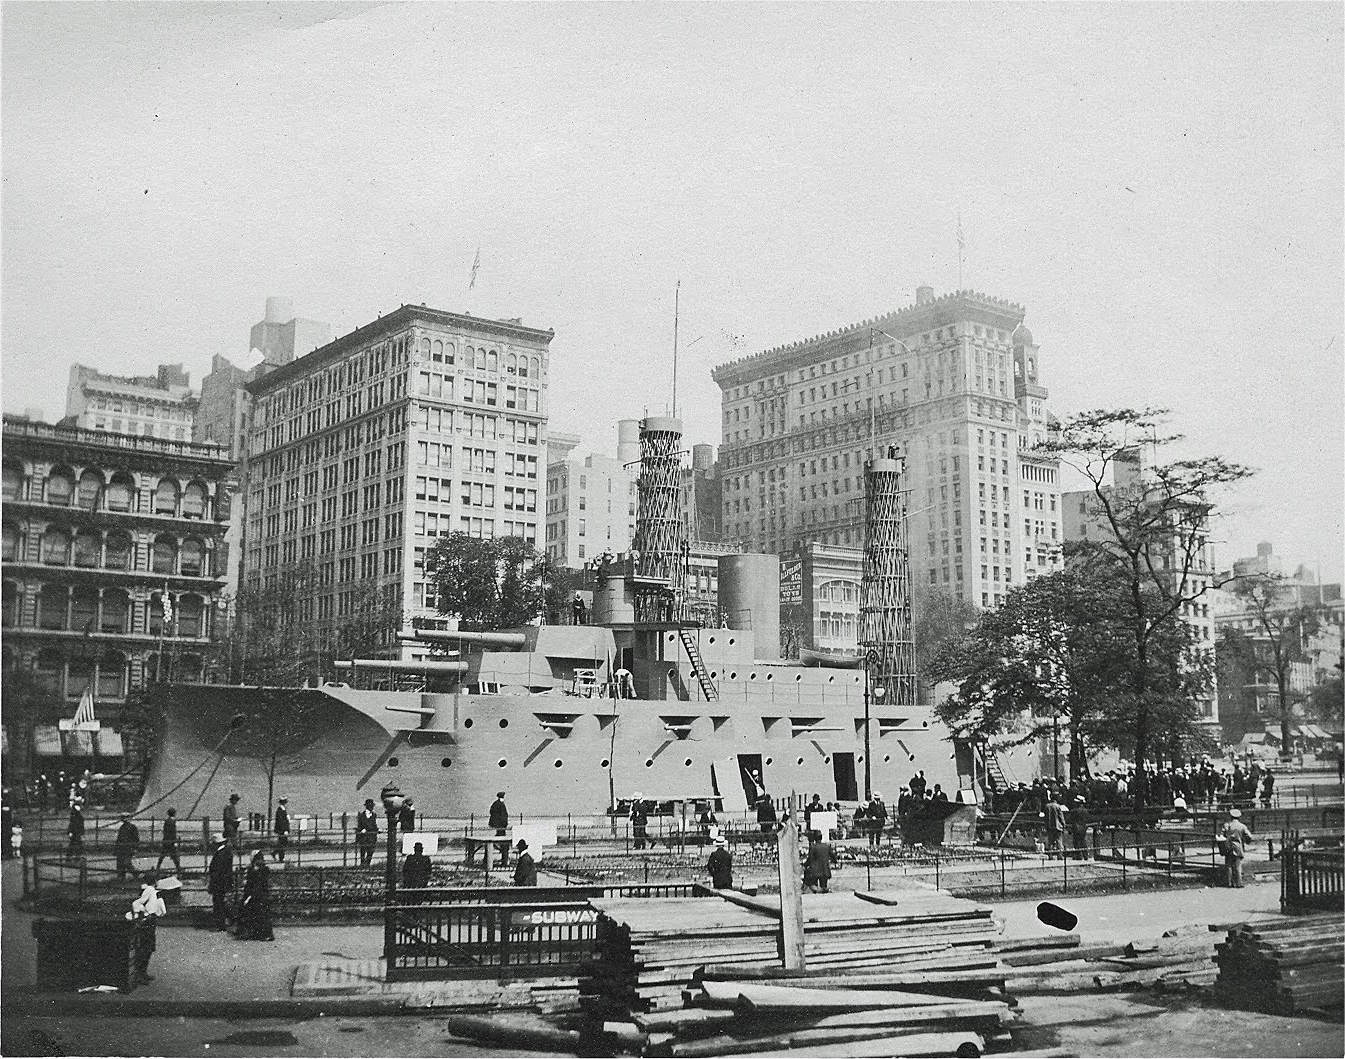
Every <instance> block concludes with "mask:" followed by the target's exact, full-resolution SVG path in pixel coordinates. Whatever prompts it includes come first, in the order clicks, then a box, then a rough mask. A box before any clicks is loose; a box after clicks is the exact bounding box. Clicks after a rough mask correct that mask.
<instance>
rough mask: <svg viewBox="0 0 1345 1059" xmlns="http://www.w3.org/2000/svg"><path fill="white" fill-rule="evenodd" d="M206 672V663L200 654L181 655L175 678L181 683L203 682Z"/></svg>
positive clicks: (174, 674) (174, 673)
mask: <svg viewBox="0 0 1345 1059" xmlns="http://www.w3.org/2000/svg"><path fill="white" fill-rule="evenodd" d="M204 673H205V664H204V662H203V661H202V659H201V656H200V655H179V656H178V660H177V666H176V668H175V670H174V672H173V679H174V680H176V681H177V682H178V683H179V684H201V683H203V682H204V680H203V678H204Z"/></svg>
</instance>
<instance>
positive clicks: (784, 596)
mask: <svg viewBox="0 0 1345 1059" xmlns="http://www.w3.org/2000/svg"><path fill="white" fill-rule="evenodd" d="M802 603H803V560H802V559H781V560H780V606H782V607H792V606H797V605H799V604H802Z"/></svg>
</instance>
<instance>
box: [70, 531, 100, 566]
mask: <svg viewBox="0 0 1345 1059" xmlns="http://www.w3.org/2000/svg"><path fill="white" fill-rule="evenodd" d="M102 550H103V542H102V541H101V540H100V539H99V537H98V534H97V533H95V532H94V531H93V530H87V529H86V530H80V531H79V532H77V533H76V534H75V565H76V566H97V565H98V559H99V553H100V552H101V551H102Z"/></svg>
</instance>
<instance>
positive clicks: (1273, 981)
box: [1214, 913, 1345, 1015]
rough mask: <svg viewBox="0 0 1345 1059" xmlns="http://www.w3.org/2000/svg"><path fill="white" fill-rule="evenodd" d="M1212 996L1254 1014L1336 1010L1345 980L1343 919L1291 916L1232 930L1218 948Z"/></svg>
mask: <svg viewBox="0 0 1345 1059" xmlns="http://www.w3.org/2000/svg"><path fill="white" fill-rule="evenodd" d="M1216 949H1217V950H1218V954H1217V955H1216V956H1215V957H1214V959H1215V962H1216V963H1217V964H1218V965H1219V975H1218V978H1217V980H1216V981H1215V986H1214V988H1215V995H1216V996H1218V997H1219V998H1220V999H1221V1000H1223V1001H1224V1002H1225V1003H1228V1004H1230V1005H1232V1006H1235V1007H1239V1008H1246V1009H1250V1010H1253V1011H1265V1012H1270V1013H1272V1014H1277V1015H1292V1014H1295V1013H1296V1012H1300V1011H1306V1010H1310V1009H1313V1008H1339V1007H1340V1006H1341V981H1342V978H1343V977H1345V917H1343V916H1342V915H1341V914H1340V913H1335V914H1332V915H1320V916H1301V917H1294V918H1291V919H1288V920H1285V921H1283V922H1278V923H1244V924H1241V925H1238V926H1235V927H1233V928H1232V929H1231V930H1229V932H1228V936H1227V939H1226V940H1225V941H1224V942H1223V943H1222V944H1220V945H1218V946H1216Z"/></svg>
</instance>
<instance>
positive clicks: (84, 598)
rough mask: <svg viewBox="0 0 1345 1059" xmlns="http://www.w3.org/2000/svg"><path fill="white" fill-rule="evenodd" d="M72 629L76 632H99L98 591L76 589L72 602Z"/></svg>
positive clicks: (83, 588) (87, 588)
mask: <svg viewBox="0 0 1345 1059" xmlns="http://www.w3.org/2000/svg"><path fill="white" fill-rule="evenodd" d="M70 628H71V629H73V630H74V631H75V632H84V633H94V632H98V631H99V630H98V589H96V588H93V587H92V586H88V587H80V588H77V589H75V591H74V594H73V595H72V596H71V600H70Z"/></svg>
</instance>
